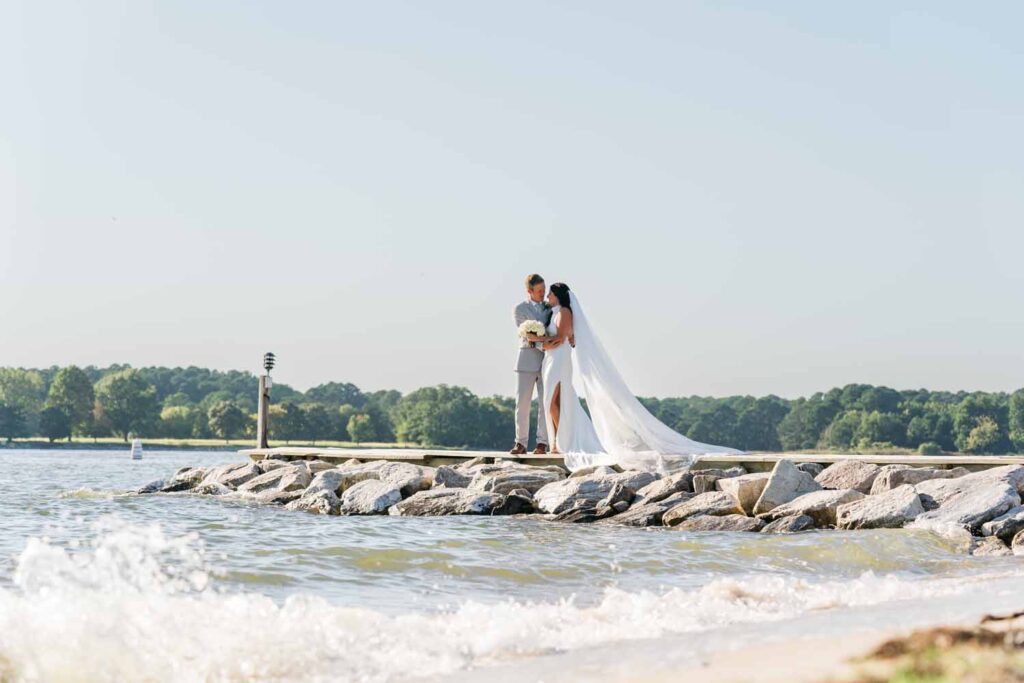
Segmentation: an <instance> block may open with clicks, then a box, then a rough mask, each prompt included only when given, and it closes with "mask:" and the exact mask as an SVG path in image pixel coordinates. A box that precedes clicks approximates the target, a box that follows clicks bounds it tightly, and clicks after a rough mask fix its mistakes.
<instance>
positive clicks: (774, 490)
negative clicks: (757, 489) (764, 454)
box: [753, 458, 821, 515]
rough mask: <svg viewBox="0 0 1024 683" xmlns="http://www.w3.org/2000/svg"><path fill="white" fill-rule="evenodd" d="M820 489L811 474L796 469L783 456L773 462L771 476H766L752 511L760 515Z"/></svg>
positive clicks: (790, 461) (791, 462)
mask: <svg viewBox="0 0 1024 683" xmlns="http://www.w3.org/2000/svg"><path fill="white" fill-rule="evenodd" d="M820 489H821V485H819V484H818V482H816V481H814V478H813V477H812V476H811V475H809V474H807V473H806V472H803V471H801V470H798V469H797V468H796V465H794V464H793V461H792V460H788V459H786V458H783V459H782V460H779V461H778V462H777V463H775V467H774V468H773V469H772V473H771V476H770V477H768V484H767V485H766V486H765V487H764V491H762V492H761V496H760V497H759V498H758V499H757V503H755V504H754V510H753V513H754V514H755V515H760V514H762V513H765V512H769V511H770V510H772V509H773V508H776V507H778V506H779V505H782V504H783V503H788V502H789V501H791V500H793V499H794V498H799V497H800V496H802V495H804V494H805V493H810V492H811V491H818V490H820Z"/></svg>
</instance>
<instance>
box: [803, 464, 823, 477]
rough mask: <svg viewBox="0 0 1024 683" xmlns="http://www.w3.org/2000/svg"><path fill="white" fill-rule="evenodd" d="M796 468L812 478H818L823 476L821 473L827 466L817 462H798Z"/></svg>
mask: <svg viewBox="0 0 1024 683" xmlns="http://www.w3.org/2000/svg"><path fill="white" fill-rule="evenodd" d="M796 468H797V469H798V470H800V471H801V472H806V473H807V474H809V475H811V476H812V477H816V476H818V475H819V474H821V471H822V470H823V469H825V466H824V465H822V464H821V463H817V462H798V463H797V464H796Z"/></svg>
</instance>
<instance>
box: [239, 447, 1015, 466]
mask: <svg viewBox="0 0 1024 683" xmlns="http://www.w3.org/2000/svg"><path fill="white" fill-rule="evenodd" d="M239 453H241V454H243V455H246V456H248V457H249V458H251V459H252V460H263V459H264V458H275V459H281V460H325V461H327V462H335V463H342V462H345V461H346V460H352V459H356V460H361V461H373V460H390V461H394V462H411V463H416V464H418V465H430V466H438V465H455V464H458V463H460V462H465V461H467V460H470V459H472V458H485V459H486V460H488V461H493V460H496V459H504V460H516V461H519V462H522V463H527V464H531V465H561V464H562V458H560V457H558V456H557V455H555V456H552V455H532V454H528V455H519V456H514V455H509V454H508V453H504V452H501V451H462V450H444V449H413V448H310V447H292V446H281V447H277V448H248V449H243V450H240V451H239ZM783 458H785V459H787V460H792V461H793V462H817V463H821V464H823V465H827V464H831V463H834V462H840V461H843V460H856V461H859V462H867V463H874V464H876V465H913V466H918V467H938V468H952V467H966V468H967V469H971V470H978V469H986V468H989V467H1000V466H1002V465H1024V455H966V454H962V453H955V454H950V455H862V454H853V453H802V452H801V453H742V454H739V455H724V454H723V455H706V456H701V457H700V459H699V464H698V465H697V467H700V468H711V467H721V468H728V467H733V466H735V465H741V466H743V467H744V468H745V469H746V470H747V471H748V472H762V471H767V470H770V469H772V467H774V466H775V463H776V462H778V461H779V460H781V459H783Z"/></svg>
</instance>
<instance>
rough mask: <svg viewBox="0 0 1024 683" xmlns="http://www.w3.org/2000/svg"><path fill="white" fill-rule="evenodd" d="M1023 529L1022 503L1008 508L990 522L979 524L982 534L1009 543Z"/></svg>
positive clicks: (1023, 506)
mask: <svg viewBox="0 0 1024 683" xmlns="http://www.w3.org/2000/svg"><path fill="white" fill-rule="evenodd" d="M1022 529H1024V505H1018V506H1017V507H1014V508H1010V509H1009V510H1007V511H1006V512H1004V513H1003V514H1001V515H999V516H998V517H996V518H995V519H993V520H992V521H990V522H985V523H984V524H982V525H981V534H982V535H983V536H995V537H996V538H998V539H1000V540H1001V541H1003V542H1004V543H1009V542H1011V541H1012V540H1013V537H1014V536H1016V535H1017V533H1018V532H1019V531H1021V530H1022Z"/></svg>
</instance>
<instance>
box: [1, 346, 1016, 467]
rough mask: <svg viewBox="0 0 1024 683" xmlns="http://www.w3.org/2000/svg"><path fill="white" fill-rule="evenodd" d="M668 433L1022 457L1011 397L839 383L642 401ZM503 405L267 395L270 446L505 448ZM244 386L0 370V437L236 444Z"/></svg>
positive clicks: (339, 387) (173, 373) (450, 390)
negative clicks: (797, 392) (797, 391)
mask: <svg viewBox="0 0 1024 683" xmlns="http://www.w3.org/2000/svg"><path fill="white" fill-rule="evenodd" d="M641 401H643V403H644V405H646V406H647V408H648V409H649V410H650V411H651V412H652V413H654V414H655V415H656V416H657V417H658V418H659V419H660V420H662V421H663V422H665V423H666V424H668V425H669V426H671V427H672V428H673V429H675V430H677V431H679V432H681V433H683V434H685V435H687V436H689V437H690V438H692V439H696V440H697V441H702V442H706V443H717V444H725V445H729V446H734V447H736V448H741V449H743V450H764V451H778V450H787V451H795V450H810V449H822V450H834V451H845V450H866V449H872V450H885V449H891V448H907V449H915V450H917V451H919V452H922V453H940V452H955V451H961V452H968V453H996V454H998V453H1008V452H1022V451H1024V389H1021V390H1018V391H1016V392H1014V393H1012V394H1008V393H1001V392H1000V393H987V392H945V391H927V390H925V389H920V390H909V391H897V390H895V389H890V388H888V387H880V386H872V385H868V384H850V385H847V386H845V387H841V388H836V389H832V390H830V391H828V392H824V393H816V394H814V395H813V396H810V397H807V398H798V399H795V400H787V399H783V398H779V397H778V396H764V397H761V398H754V397H752V396H730V397H727V398H706V397H699V396H690V397H685V398H662V399H657V398H642V399H641ZM514 408H515V406H514V402H513V400H512V399H511V398H508V397H504V396H491V397H479V396H476V395H475V394H473V393H472V392H471V391H469V390H468V389H465V388H462V387H453V386H447V385H439V386H435V387H424V388H422V389H417V390H415V391H413V392H410V393H408V394H405V395H402V394H401V393H400V392H398V391H394V390H383V391H373V392H364V391H362V390H360V389H359V388H358V387H356V386H355V385H353V384H349V383H343V382H328V383H326V384H320V385H318V386H315V387H313V388H311V389H309V390H307V391H305V392H301V391H298V390H296V389H293V388H291V387H289V386H287V385H285V384H275V385H274V388H273V391H272V404H271V407H270V432H271V433H270V436H271V438H272V439H274V440H277V441H284V442H303V443H314V444H315V443H316V442H318V441H352V442H356V443H370V442H394V441H399V442H407V443H416V444H422V445H431V446H449V447H471V448H505V447H508V446H509V445H511V442H512V439H513V412H514ZM255 412H256V377H255V376H254V375H253V374H251V373H248V372H240V371H227V372H222V371H217V370H209V369H205V368H197V367H188V368H163V367H149V368H131V367H129V366H127V365H113V366H110V367H107V368H96V367H92V366H89V367H85V368H79V367H77V366H73V365H71V366H67V367H61V368H58V367H51V368H47V369H40V370H33V369H24V368H0V438H2V439H6V440H7V441H10V440H12V439H15V438H20V437H29V436H41V437H46V438H48V439H50V440H51V441H56V440H59V439H70V438H71V437H72V436H79V437H92V438H100V437H108V436H117V437H121V438H124V439H127V438H128V435H129V434H135V435H137V436H140V437H149V438H154V437H167V438H177V439H195V438H221V439H225V440H227V439H233V438H249V437H253V436H254V432H255V423H256V418H255Z"/></svg>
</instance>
